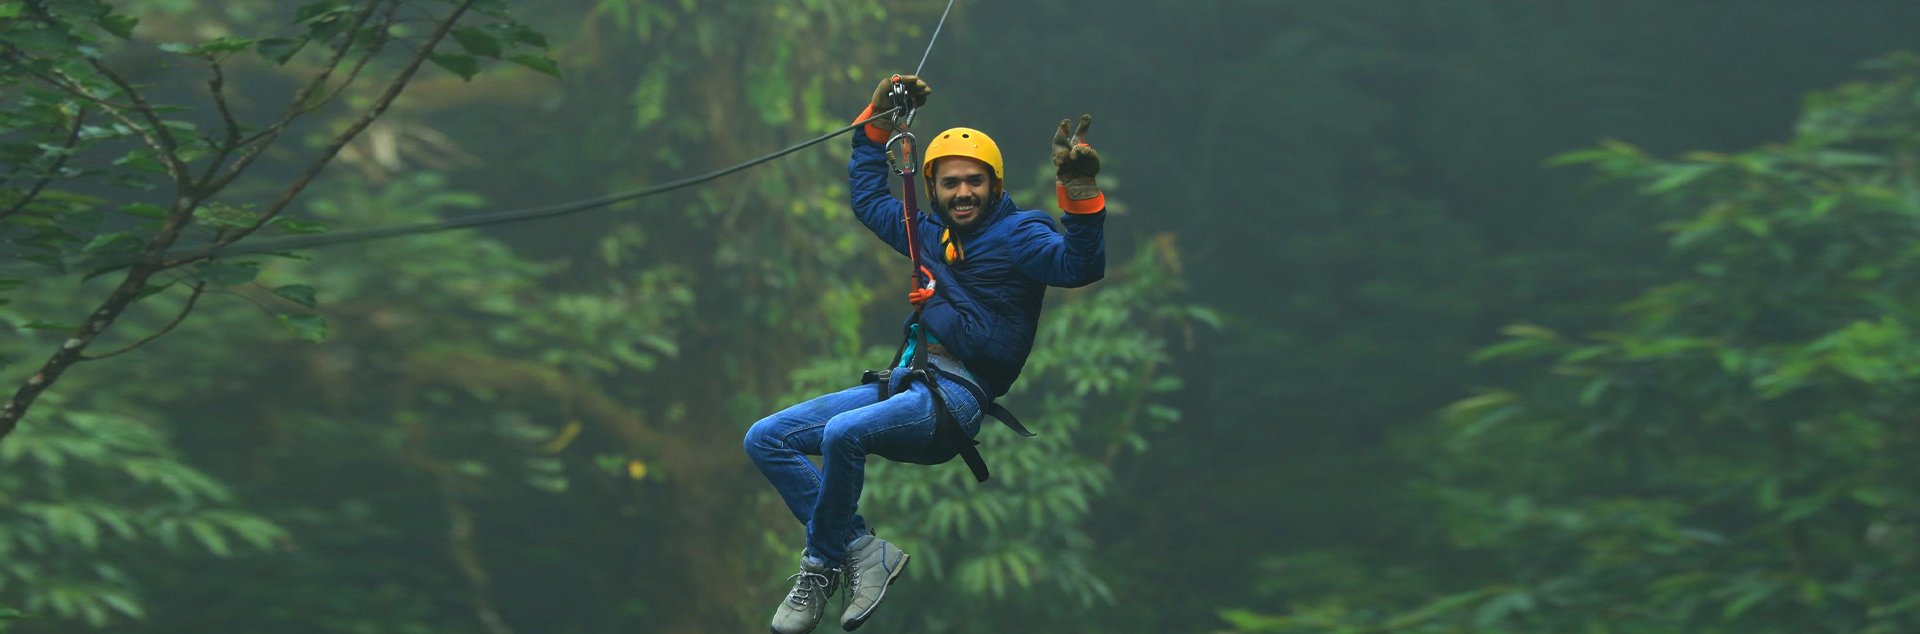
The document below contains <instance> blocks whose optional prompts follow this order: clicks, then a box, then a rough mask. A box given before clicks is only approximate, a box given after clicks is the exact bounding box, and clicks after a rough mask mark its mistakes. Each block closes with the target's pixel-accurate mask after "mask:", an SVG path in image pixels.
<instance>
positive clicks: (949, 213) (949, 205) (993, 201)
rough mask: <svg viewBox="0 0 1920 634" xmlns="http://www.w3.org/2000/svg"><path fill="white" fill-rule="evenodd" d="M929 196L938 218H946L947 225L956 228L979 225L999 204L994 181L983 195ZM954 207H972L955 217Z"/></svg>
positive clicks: (998, 192)
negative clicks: (938, 215)
mask: <svg viewBox="0 0 1920 634" xmlns="http://www.w3.org/2000/svg"><path fill="white" fill-rule="evenodd" d="M931 198H932V199H933V201H932V202H933V209H934V211H937V212H939V213H940V218H941V219H943V220H946V221H947V224H948V225H950V226H952V227H954V228H956V229H971V228H973V227H975V226H977V225H979V224H980V220H981V219H983V218H986V217H987V214H988V212H990V211H992V210H993V209H994V208H995V207H998V206H999V205H1000V186H999V184H998V183H995V184H994V186H993V187H990V188H988V189H987V193H986V195H985V197H980V196H966V197H959V196H956V197H954V198H952V199H943V198H941V197H939V196H932V197H931ZM954 207H972V208H973V209H972V212H971V213H967V214H965V217H955V216H954V212H953V208H954Z"/></svg>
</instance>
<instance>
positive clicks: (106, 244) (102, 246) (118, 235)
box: [80, 231, 147, 253]
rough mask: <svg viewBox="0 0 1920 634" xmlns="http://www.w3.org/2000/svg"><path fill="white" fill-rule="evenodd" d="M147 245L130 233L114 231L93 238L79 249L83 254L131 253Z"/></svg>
mask: <svg viewBox="0 0 1920 634" xmlns="http://www.w3.org/2000/svg"><path fill="white" fill-rule="evenodd" d="M146 243H147V241H146V240H143V239H141V238H140V236H137V235H134V234H133V232H131V231H115V232H113V233H103V234H100V235H97V236H94V237H93V240H92V241H90V242H88V243H87V246H84V247H81V248H80V250H81V252H84V253H132V252H134V251H138V250H140V247H141V246H144V245H145V244H146Z"/></svg>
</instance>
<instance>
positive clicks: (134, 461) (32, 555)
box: [0, 400, 287, 628]
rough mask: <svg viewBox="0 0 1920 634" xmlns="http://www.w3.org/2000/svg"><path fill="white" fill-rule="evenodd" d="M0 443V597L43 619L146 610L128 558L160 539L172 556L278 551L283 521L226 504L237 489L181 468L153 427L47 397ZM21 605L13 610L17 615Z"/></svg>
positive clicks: (125, 615)
mask: <svg viewBox="0 0 1920 634" xmlns="http://www.w3.org/2000/svg"><path fill="white" fill-rule="evenodd" d="M45 405H46V406H47V407H45V409H44V410H43V412H44V414H43V415H42V416H41V417H40V418H38V419H36V420H35V424H34V425H31V426H28V427H25V428H23V429H22V430H21V431H20V432H18V433H16V434H15V435H14V436H12V437H11V438H9V439H8V442H7V443H6V444H5V445H0V601H4V602H5V603H9V604H13V605H19V606H21V607H22V608H24V609H25V612H26V613H28V614H34V615H39V616H43V617H45V618H46V619H47V620H48V622H49V623H63V624H69V625H79V624H85V625H87V626H91V627H95V628H99V627H105V626H107V625H110V624H116V623H120V622H124V621H125V620H127V619H140V618H144V617H145V616H146V614H147V609H146V606H145V602H144V600H143V599H142V597H141V595H142V588H141V587H140V584H139V583H138V582H137V581H136V579H135V577H134V576H133V575H132V574H130V572H129V571H128V570H127V565H128V564H129V563H133V562H138V561H144V560H149V559H152V557H153V556H152V555H151V554H148V553H150V552H151V551H152V550H153V549H154V546H152V545H157V546H158V547H159V549H160V550H162V551H163V552H165V553H168V555H166V556H163V557H160V558H159V560H160V561H166V562H170V563H173V564H175V565H179V564H184V563H186V562H187V561H189V559H188V557H187V555H190V554H192V553H195V552H205V553H209V554H212V555H214V556H216V557H231V556H234V555H236V554H238V553H239V552H240V551H249V552H251V551H267V550H274V549H276V548H277V547H278V545H279V544H280V543H281V542H282V541H283V540H285V539H286V537H287V533H286V531H285V530H284V529H282V528H280V527H279V526H277V525H275V524H274V523H272V522H270V521H268V520H266V519H265V518H262V517H260V516H258V515H255V514H253V513H248V512H243V511H239V510H235V509H233V508H231V505H232V503H233V494H232V493H231V492H230V491H229V490H228V488H227V487H226V486H225V485H223V484H221V483H219V482H218V481H216V480H214V479H213V478H211V477H209V476H208V475H207V474H205V473H204V472H202V471H200V470H198V469H195V468H193V467H191V466H188V465H187V464H186V463H185V462H184V461H183V457H182V456H181V455H180V454H179V452H178V451H177V450H175V449H173V448H172V447H171V446H170V445H169V444H168V442H167V440H166V438H165V437H164V436H163V435H162V434H161V433H160V432H159V431H158V430H156V429H155V428H154V427H153V426H151V425H150V424H149V423H147V422H143V421H142V420H140V419H137V418H133V417H129V416H127V415H125V414H121V413H115V412H109V411H102V410H93V409H87V408H83V407H71V406H68V405H67V404H66V403H65V402H62V401H59V400H54V401H52V402H49V403H46V404H45ZM21 614H22V613H21V612H18V611H13V612H12V613H11V615H10V616H0V618H19V617H20V616H21Z"/></svg>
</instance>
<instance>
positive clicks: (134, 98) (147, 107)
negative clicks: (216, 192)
mask: <svg viewBox="0 0 1920 634" xmlns="http://www.w3.org/2000/svg"><path fill="white" fill-rule="evenodd" d="M26 6H27V8H28V9H29V10H30V11H32V13H33V17H34V18H36V19H38V20H40V22H41V23H43V24H45V25H47V28H50V29H56V30H57V29H59V28H60V26H61V25H60V21H59V20H57V19H55V18H54V17H53V12H52V11H50V10H48V9H47V6H46V4H44V3H43V2H41V1H40V0H27V2H26ZM67 39H68V41H69V42H70V43H76V44H77V43H78V42H77V40H76V38H74V37H73V35H72V34H70V33H69V34H68V37H67ZM87 65H89V66H92V67H93V70H94V72H96V73H99V74H100V76H101V77H105V78H107V81H109V82H113V85H114V86H115V87H118V88H119V89H120V92H121V93H122V94H125V95H126V96H127V99H128V100H130V101H131V102H132V107H131V108H130V109H131V110H133V111H134V112H135V113H138V114H139V115H140V118H142V119H146V120H147V123H148V124H150V125H152V126H153V128H152V129H153V133H154V136H153V139H152V140H153V141H154V142H155V143H157V146H156V147H155V150H157V151H158V152H159V153H160V156H161V160H163V161H165V162H166V166H167V173H168V175H171V176H173V183H174V186H175V187H178V188H179V189H180V191H182V192H184V191H186V190H187V188H188V187H190V186H191V185H192V182H193V180H192V178H193V175H192V173H191V171H190V170H188V169H187V163H186V161H182V160H180V157H179V155H178V152H177V151H178V150H179V148H180V142H179V140H178V139H175V138H174V137H173V131H172V130H168V129H167V125H166V122H165V121H164V120H162V119H161V118H160V113H159V112H158V111H156V110H154V109H153V104H150V103H147V98H146V96H145V95H142V94H140V91H139V90H137V89H135V88H134V87H133V83H132V82H129V81H127V78H125V77H122V76H121V75H120V73H118V72H114V70H113V69H112V68H110V67H108V66H107V65H106V64H105V63H103V62H101V61H100V60H99V59H98V58H94V57H87ZM54 72H55V73H60V72H61V71H60V70H58V69H55V70H54ZM75 83H76V84H78V82H75ZM79 85H84V84H79ZM127 123H128V124H129V127H133V128H135V129H138V128H139V126H133V125H131V122H127Z"/></svg>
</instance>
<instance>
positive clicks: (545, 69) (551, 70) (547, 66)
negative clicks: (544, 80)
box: [509, 53, 560, 77]
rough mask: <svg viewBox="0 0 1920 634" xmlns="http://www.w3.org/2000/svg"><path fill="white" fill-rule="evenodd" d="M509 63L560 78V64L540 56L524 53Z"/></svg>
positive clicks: (514, 57)
mask: <svg viewBox="0 0 1920 634" xmlns="http://www.w3.org/2000/svg"><path fill="white" fill-rule="evenodd" d="M509 61H512V62H513V63H515V64H519V65H521V66H525V67H527V68H531V69H534V70H536V71H539V72H540V73H541V74H545V75H551V76H553V77H559V76H560V64H559V63H558V62H555V61H553V60H551V59H547V58H545V57H541V56H539V55H528V54H524V53H523V54H520V55H515V56H513V57H512V58H511V59H510V60H509Z"/></svg>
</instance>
